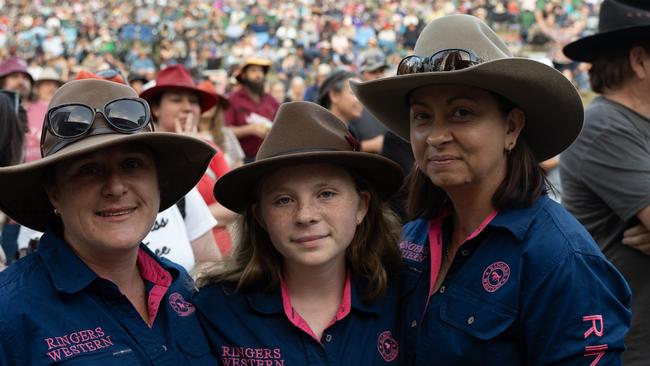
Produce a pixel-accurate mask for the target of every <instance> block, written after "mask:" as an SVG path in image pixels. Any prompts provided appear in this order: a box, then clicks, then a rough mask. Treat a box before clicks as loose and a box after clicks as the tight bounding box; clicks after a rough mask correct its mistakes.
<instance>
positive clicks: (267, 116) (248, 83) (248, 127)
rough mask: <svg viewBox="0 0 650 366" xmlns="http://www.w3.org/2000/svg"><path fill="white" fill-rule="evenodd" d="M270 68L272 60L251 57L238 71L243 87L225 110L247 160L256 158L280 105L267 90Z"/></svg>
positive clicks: (237, 75)
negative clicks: (267, 75)
mask: <svg viewBox="0 0 650 366" xmlns="http://www.w3.org/2000/svg"><path fill="white" fill-rule="evenodd" d="M270 67H271V62H270V61H269V60H266V59H259V58H248V59H246V61H245V62H244V63H243V65H241V69H240V70H238V71H237V72H236V73H235V78H236V79H237V81H238V82H239V85H240V88H239V89H238V90H236V91H235V92H233V93H232V94H231V95H230V98H229V102H230V108H228V109H227V110H226V115H225V120H226V125H227V126H230V128H232V131H233V132H234V133H235V136H237V138H238V139H239V143H240V144H241V147H242V149H244V153H245V154H246V157H245V158H244V162H246V163H248V162H251V161H253V160H255V155H256V154H257V150H258V149H259V148H260V145H261V144H262V141H264V138H265V137H266V134H267V133H268V131H269V129H270V128H271V123H272V122H271V121H273V118H274V117H275V113H276V112H277V111H278V107H279V106H280V103H278V102H277V101H276V100H275V99H274V98H273V97H272V96H271V95H269V94H267V93H266V92H264V86H265V84H266V73H267V72H268V71H269V68H270Z"/></svg>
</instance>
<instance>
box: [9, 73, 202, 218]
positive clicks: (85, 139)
mask: <svg viewBox="0 0 650 366" xmlns="http://www.w3.org/2000/svg"><path fill="white" fill-rule="evenodd" d="M137 98H138V95H137V94H136V92H135V91H134V90H133V89H132V88H130V87H128V86H126V85H122V84H118V83H114V82H111V81H106V80H97V79H86V80H74V81H70V82H68V83H66V84H64V85H63V86H62V87H60V88H59V89H58V90H57V92H56V93H55V94H54V97H53V98H52V101H51V102H50V105H49V107H48V115H49V111H52V110H53V108H57V107H61V106H63V105H65V104H70V103H78V104H83V105H86V106H88V107H91V108H94V109H95V110H103V109H104V106H105V105H106V104H107V103H108V102H111V101H115V100H117V99H137ZM138 100H140V101H142V103H144V106H146V102H144V101H143V100H142V99H138ZM144 108H145V109H146V111H147V113H148V116H149V120H148V121H145V122H146V124H144V126H143V127H142V128H140V129H138V130H135V131H131V132H118V131H116V130H115V128H113V127H111V126H109V124H108V123H107V122H106V120H105V119H104V117H102V115H101V114H99V113H95V114H94V120H93V122H92V125H91V126H90V128H89V130H88V131H87V132H86V133H84V134H83V135H82V136H80V137H76V138H62V137H58V136H56V135H54V134H53V133H52V130H51V128H49V127H48V123H44V124H43V131H42V134H43V138H42V143H41V152H42V155H43V159H40V160H36V161H33V162H30V163H26V164H20V165H14V166H10V167H5V168H0V186H1V187H2V192H1V193H0V211H2V212H4V213H6V214H7V215H8V216H9V217H11V218H13V219H14V220H16V221H18V222H19V223H20V224H22V225H25V226H27V227H30V228H32V229H35V230H39V231H45V229H46V228H47V226H48V224H49V223H50V222H51V220H52V219H54V217H55V216H54V212H53V207H52V205H51V204H50V201H49V199H48V197H47V194H46V191H45V187H44V176H45V174H46V172H47V171H48V169H51V168H52V167H53V166H54V165H56V164H58V163H61V162H64V161H69V160H72V159H76V158H79V157H81V156H83V155H85V154H88V153H91V152H94V151H97V150H101V149H104V148H107V147H111V146H116V145H122V144H142V145H144V146H147V147H148V148H149V149H151V151H152V152H153V154H154V156H155V157H156V168H157V170H158V183H159V185H160V211H162V210H164V209H166V208H168V207H170V206H171V205H173V204H174V203H176V201H178V200H179V199H180V198H181V197H182V196H184V195H185V194H186V193H187V192H188V191H189V190H190V189H192V187H194V185H196V183H197V182H198V181H199V179H201V176H203V172H204V171H205V169H206V167H207V165H208V163H209V162H210V159H211V158H212V156H213V155H214V149H213V148H212V147H210V146H209V145H208V144H206V143H204V142H202V141H200V140H198V139H195V138H192V137H186V136H182V135H179V134H175V133H164V132H154V131H153V124H152V123H151V120H150V118H151V116H150V115H151V113H150V112H148V106H146V107H144ZM112 115H113V114H112ZM46 116H47V115H46ZM47 118H48V117H46V119H47ZM68 123H70V124H74V123H73V122H68ZM86 126H87V125H86Z"/></svg>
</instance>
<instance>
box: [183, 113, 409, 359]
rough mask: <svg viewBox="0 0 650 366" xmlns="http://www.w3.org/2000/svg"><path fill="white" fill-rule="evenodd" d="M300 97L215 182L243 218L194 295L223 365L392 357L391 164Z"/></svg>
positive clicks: (394, 232)
mask: <svg viewBox="0 0 650 366" xmlns="http://www.w3.org/2000/svg"><path fill="white" fill-rule="evenodd" d="M358 150H359V144H358V142H357V141H356V140H355V139H354V138H352V136H351V135H350V134H349V132H348V129H347V127H346V126H345V124H344V123H343V122H341V121H340V120H338V119H337V118H336V117H335V116H334V115H333V114H331V113H330V112H329V111H327V110H326V109H324V108H322V107H320V106H319V105H317V104H314V103H310V102H290V103H286V104H283V105H282V106H280V109H279V111H278V114H277V116H276V118H275V121H274V123H273V127H272V128H271V130H270V132H269V135H268V136H267V138H266V139H265V141H264V142H263V143H262V146H261V148H260V150H259V152H258V155H257V159H256V161H255V162H253V163H250V164H248V165H244V166H242V167H239V168H237V169H234V170H232V171H231V172H229V173H228V174H226V175H225V176H223V177H222V178H221V179H219V180H218V181H217V183H216V185H215V188H214V193H215V196H216V197H217V199H219V201H220V202H221V203H222V204H224V205H225V206H226V207H228V208H230V209H232V210H233V211H236V212H239V213H241V214H242V215H243V219H242V220H241V222H240V223H239V226H238V229H237V234H238V235H239V239H240V241H239V243H238V244H237V245H236V246H235V249H234V253H233V255H232V258H231V259H230V260H229V261H227V262H225V264H224V265H223V266H221V267H219V268H214V269H213V270H212V271H210V272H208V273H206V274H205V275H204V276H203V277H200V278H199V279H198V280H197V281H198V282H197V283H198V284H199V286H201V289H200V292H199V294H198V295H197V297H196V298H195V304H196V306H197V309H198V311H199V313H200V314H201V318H202V320H203V322H202V325H203V326H204V328H205V330H206V333H207V334H208V339H209V341H210V343H211V347H212V350H213V352H214V353H215V354H216V356H218V357H219V359H220V361H221V363H222V364H224V365H235V364H239V365H246V364H248V365H253V364H260V365H261V364H265V365H270V364H273V365H279V364H282V365H315V364H328V365H383V364H393V365H396V364H397V362H398V354H399V347H398V343H397V342H398V339H399V337H398V334H397V332H396V331H397V327H399V324H398V319H397V304H398V303H397V301H398V297H397V291H396V290H397V287H396V284H395V275H396V272H397V269H398V267H399V250H398V248H397V239H398V236H399V226H398V224H397V221H396V219H395V216H394V215H393V214H392V212H390V211H389V210H388V209H386V206H385V203H384V202H385V200H386V198H388V197H389V196H390V195H391V194H392V193H393V192H395V191H396V190H397V188H398V187H399V186H400V184H401V181H402V174H401V170H400V168H399V166H397V164H395V163H393V162H392V161H390V160H388V159H386V158H383V157H381V156H378V155H374V154H368V153H362V152H360V151H358Z"/></svg>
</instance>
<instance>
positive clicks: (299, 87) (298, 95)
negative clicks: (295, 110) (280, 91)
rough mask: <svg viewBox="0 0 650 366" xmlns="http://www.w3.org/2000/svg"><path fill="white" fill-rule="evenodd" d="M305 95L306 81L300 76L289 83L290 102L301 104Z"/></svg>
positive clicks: (288, 95)
mask: <svg viewBox="0 0 650 366" xmlns="http://www.w3.org/2000/svg"><path fill="white" fill-rule="evenodd" d="M304 95H305V79H303V78H302V77H300V76H294V77H293V78H292V79H291V82H290V83H289V91H288V92H287V99H288V100H289V101H290V102H300V101H302V100H303V97H304Z"/></svg>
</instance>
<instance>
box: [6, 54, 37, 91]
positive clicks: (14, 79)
mask: <svg viewBox="0 0 650 366" xmlns="http://www.w3.org/2000/svg"><path fill="white" fill-rule="evenodd" d="M33 84H34V78H32V75H31V74H30V73H29V71H27V62H25V60H23V59H20V58H18V57H10V58H8V59H6V60H4V61H2V63H0V88H2V89H8V90H14V91H17V92H18V93H20V97H21V98H22V100H24V101H26V100H27V98H29V93H30V92H31V91H32V85H33Z"/></svg>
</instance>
